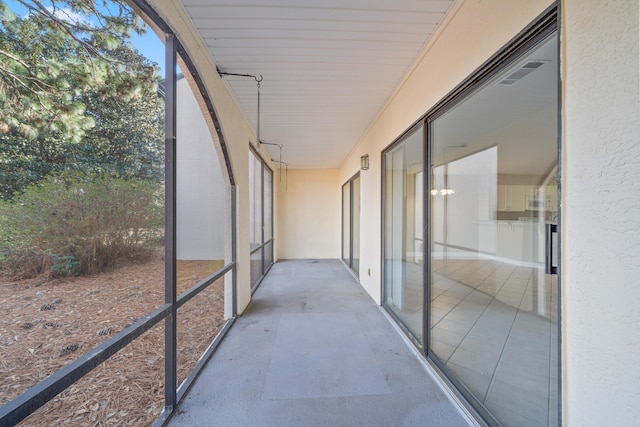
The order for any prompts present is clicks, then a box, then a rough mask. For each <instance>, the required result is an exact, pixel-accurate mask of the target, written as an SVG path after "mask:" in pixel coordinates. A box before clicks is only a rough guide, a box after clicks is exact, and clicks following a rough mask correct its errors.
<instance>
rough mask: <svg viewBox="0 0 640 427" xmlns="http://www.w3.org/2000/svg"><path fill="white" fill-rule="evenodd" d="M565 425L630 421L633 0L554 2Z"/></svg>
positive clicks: (636, 321) (635, 381) (636, 333)
mask: <svg viewBox="0 0 640 427" xmlns="http://www.w3.org/2000/svg"><path fill="white" fill-rule="evenodd" d="M563 14H564V17H563V38H562V44H563V49H562V55H563V64H564V65H563V67H562V73H563V80H564V83H563V86H564V92H563V99H564V119H563V126H564V136H563V146H564V149H563V159H564V162H563V168H564V171H563V175H564V180H563V184H564V197H563V209H564V212H563V215H562V224H563V229H564V242H563V245H562V247H563V251H564V252H563V259H562V261H563V266H564V274H563V277H562V279H563V308H562V313H563V321H564V322H563V323H564V333H563V336H564V364H563V365H564V382H565V384H564V385H565V387H564V388H565V420H566V423H565V424H566V425H568V426H578V425H580V426H603V425H617V426H631V425H638V423H639V422H640V421H639V420H640V282H639V278H640V96H639V92H640V78H639V68H640V60H639V58H640V53H639V50H638V38H639V34H638V31H639V29H638V21H639V19H640V17H639V11H638V1H637V0H617V1H609V2H603V1H600V0H570V1H565V2H564V3H563Z"/></svg>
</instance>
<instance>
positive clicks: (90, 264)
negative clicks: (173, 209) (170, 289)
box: [0, 172, 163, 278]
mask: <svg viewBox="0 0 640 427" xmlns="http://www.w3.org/2000/svg"><path fill="white" fill-rule="evenodd" d="M159 197H160V193H159V186H158V184H157V183H152V182H148V181H143V180H139V179H131V178H129V179H123V178H114V177H106V176H97V175H84V174H81V173H78V172H71V173H69V172H67V173H63V174H58V175H52V176H49V177H47V178H45V179H44V180H42V181H40V182H38V183H36V184H34V185H31V186H30V187H28V188H27V189H26V190H25V191H24V192H23V193H22V194H20V195H18V196H16V197H14V198H13V199H12V200H11V201H5V202H2V203H0V233H1V236H2V237H0V268H2V270H3V271H4V273H5V274H7V273H8V274H10V275H12V276H14V277H16V276H19V277H22V278H26V277H34V276H36V275H38V274H42V273H45V272H47V273H49V274H51V275H78V274H91V273H96V272H100V271H104V270H107V269H110V268H113V267H116V266H118V265H120V264H121V263H124V262H130V261H136V260H141V259H144V258H146V257H148V255H149V254H150V253H151V252H152V250H153V248H154V247H155V245H157V244H158V242H159V239H160V238H161V234H162V230H163V228H162V227H163V208H162V203H161V200H160V198H159Z"/></svg>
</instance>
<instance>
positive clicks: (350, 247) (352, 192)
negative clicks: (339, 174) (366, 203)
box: [342, 173, 360, 276]
mask: <svg viewBox="0 0 640 427" xmlns="http://www.w3.org/2000/svg"><path fill="white" fill-rule="evenodd" d="M342 260H343V261H344V263H345V264H346V265H347V266H348V267H349V268H350V269H351V270H352V271H353V272H354V273H355V274H356V276H358V275H359V274H360V174H359V173H357V174H356V175H354V176H353V177H352V178H351V179H350V180H349V181H347V182H346V183H344V184H343V185H342Z"/></svg>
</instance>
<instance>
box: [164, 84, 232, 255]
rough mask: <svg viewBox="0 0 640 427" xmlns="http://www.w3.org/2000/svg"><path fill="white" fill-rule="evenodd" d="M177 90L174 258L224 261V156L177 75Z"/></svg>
mask: <svg viewBox="0 0 640 427" xmlns="http://www.w3.org/2000/svg"><path fill="white" fill-rule="evenodd" d="M177 92H178V93H177V114H176V116H177V120H176V121H177V144H178V150H177V155H176V163H177V181H176V183H177V191H176V198H177V202H176V205H177V209H176V210H177V215H176V224H177V225H176V226H177V234H176V240H177V241H176V246H177V259H180V260H225V258H226V257H225V255H226V254H225V249H226V247H227V246H228V244H230V242H227V241H226V240H227V238H228V237H229V236H228V233H227V226H228V217H229V216H230V213H228V212H227V206H226V204H225V203H221V200H226V188H225V179H224V178H223V176H222V171H221V169H220V168H221V165H224V161H222V162H221V161H220V160H221V159H218V156H217V151H216V149H215V146H214V145H213V144H214V138H212V135H211V132H210V131H209V127H208V126H207V123H206V122H205V120H204V117H203V116H202V111H201V110H200V107H199V105H198V101H197V100H196V98H195V96H194V94H193V92H192V91H191V88H190V87H189V83H188V82H187V80H186V79H184V78H183V79H180V80H178V82H177ZM213 136H214V137H215V135H213ZM215 141H216V142H215V143H217V138H215Z"/></svg>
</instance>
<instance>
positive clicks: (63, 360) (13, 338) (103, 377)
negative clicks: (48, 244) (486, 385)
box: [0, 249, 225, 426]
mask: <svg viewBox="0 0 640 427" xmlns="http://www.w3.org/2000/svg"><path fill="white" fill-rule="evenodd" d="M221 267H222V263H221V262H219V261H179V262H178V264H177V276H178V294H180V293H181V292H183V291H184V290H186V289H188V288H190V287H191V286H193V285H195V284H196V283H197V282H198V281H200V280H201V279H203V278H205V277H206V276H208V275H209V274H211V273H213V272H214V271H216V270H218V269H219V268H221ZM163 283H164V260H163V256H162V250H160V249H159V250H157V251H156V253H155V254H154V255H153V258H152V259H151V260H150V261H148V262H145V263H143V264H139V265H129V266H126V267H122V268H120V269H117V270H114V271H111V272H107V273H101V274H98V275H92V276H86V277H72V278H56V279H53V280H48V279H46V278H39V279H31V280H26V281H20V282H15V281H9V280H2V279H0V405H1V404H4V403H6V402H8V401H9V400H11V399H13V398H14V397H16V396H18V395H20V394H21V393H23V392H24V391H26V390H27V389H28V388H29V387H31V386H33V385H35V384H37V383H38V382H39V381H42V380H43V379H44V378H46V377H47V376H49V375H51V374H53V373H54V372H56V371H57V370H58V369H60V368H62V367H63V366H65V365H66V364H68V363H69V362H72V361H73V360H75V359H76V358H78V357H80V356H81V355H82V354H84V353H85V352H87V351H89V350H91V349H92V348H94V347H95V346H97V345H98V344H100V343H101V342H103V341H105V340H107V339H108V338H110V337H112V336H114V335H115V334H117V333H118V332H121V331H122V330H123V329H125V328H126V327H127V326H129V325H131V324H133V323H134V322H136V321H137V320H138V319H140V318H142V317H144V316H145V315H147V314H148V313H150V312H151V311H153V310H154V309H156V308H158V307H159V306H161V305H162V303H163V301H164V284H163ZM224 322H225V321H224V284H223V281H222V280H219V281H217V282H216V283H213V284H212V285H211V286H209V288H207V290H205V291H204V292H202V293H201V294H199V295H198V296H196V297H195V298H193V299H192V300H191V301H189V302H188V303H187V304H185V305H184V306H183V307H181V308H180V309H179V310H178V316H177V323H178V341H177V347H178V384H180V382H181V381H182V380H183V379H185V378H186V377H187V376H188V374H189V373H190V371H191V369H192V368H193V366H195V364H196V363H197V361H198V359H199V358H200V356H201V355H202V353H203V352H204V350H206V348H207V347H208V345H209V344H210V343H211V341H212V340H213V338H214V337H215V336H216V335H217V333H218V332H219V331H220V329H221V328H222V326H223V325H224ZM163 406H164V322H160V323H159V324H158V325H156V326H155V327H154V328H152V329H151V330H149V331H147V332H146V333H145V334H143V335H142V336H141V337H139V338H138V339H136V340H135V341H134V342H132V343H131V344H129V345H128V346H126V347H125V348H123V349H122V350H120V351H119V352H118V353H117V354H115V355H114V356H113V357H111V358H110V359H109V360H108V361H107V362H105V363H103V364H102V365H100V366H99V367H97V368H96V369H94V370H93V371H92V372H90V373H89V374H88V375H87V376H85V377H84V378H82V379H81V380H80V381H78V382H76V383H75V384H74V385H72V386H71V387H70V388H68V389H67V390H65V391H64V392H62V393H61V394H60V395H58V396H57V397H56V398H55V399H54V400H52V401H51V402H49V403H48V404H46V405H45V406H43V407H42V408H40V409H39V410H38V411H36V412H34V413H33V414H32V415H31V416H29V417H28V418H26V419H25V420H24V421H23V422H22V423H21V424H20V425H23V426H31V425H33V426H45V425H46V426H50V425H66V426H110V425H116V426H125V425H126V426H145V425H151V424H152V423H153V422H154V421H155V420H156V419H157V417H158V415H159V414H160V412H161V411H162V408H163Z"/></svg>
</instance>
